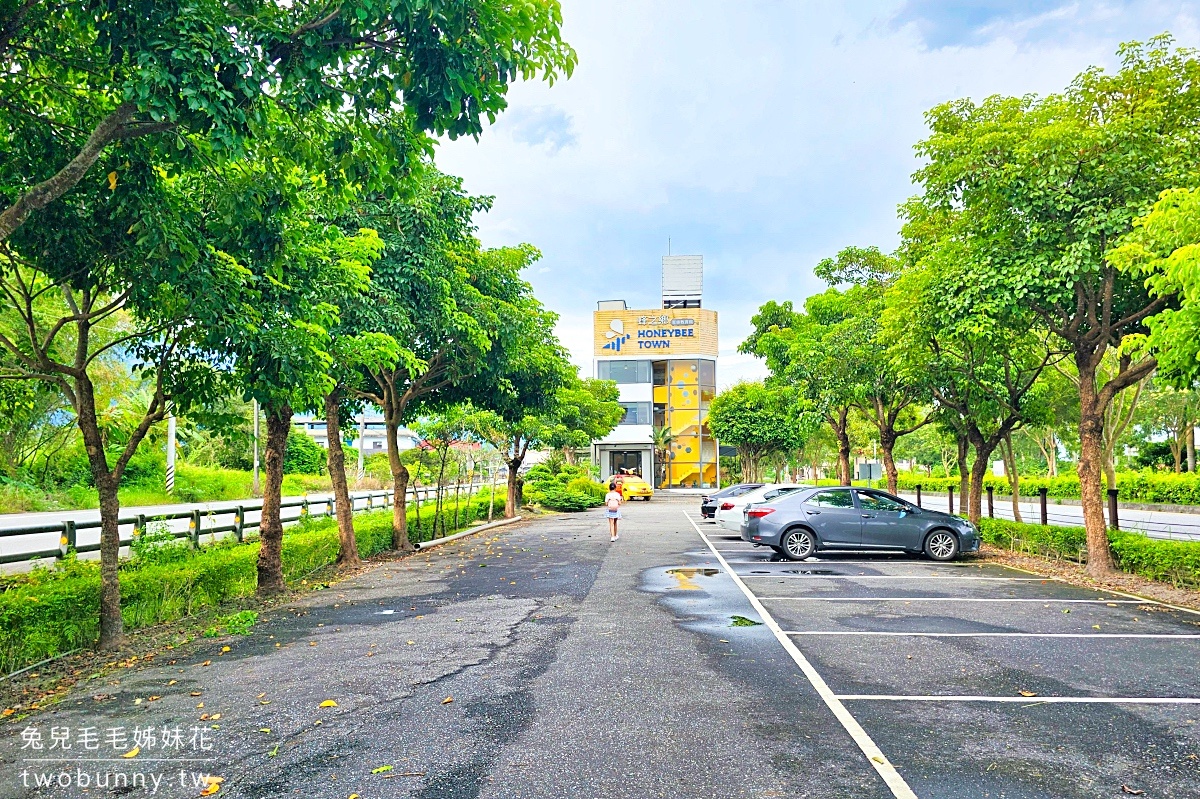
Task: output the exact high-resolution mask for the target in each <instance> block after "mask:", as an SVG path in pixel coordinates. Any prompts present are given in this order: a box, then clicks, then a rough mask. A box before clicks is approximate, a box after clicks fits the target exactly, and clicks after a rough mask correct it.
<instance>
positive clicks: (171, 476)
mask: <svg viewBox="0 0 1200 799" xmlns="http://www.w3.org/2000/svg"><path fill="white" fill-rule="evenodd" d="M167 493H168V494H173V493H175V414H171V415H170V416H168V417H167Z"/></svg>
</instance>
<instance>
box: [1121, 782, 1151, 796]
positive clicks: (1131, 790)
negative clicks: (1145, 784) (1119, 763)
mask: <svg viewBox="0 0 1200 799" xmlns="http://www.w3.org/2000/svg"><path fill="white" fill-rule="evenodd" d="M1121 790H1122V791H1123V792H1125V793H1131V794H1133V795H1134V796H1141V795H1142V794H1144V793H1145V791H1139V790H1138V789H1137V788H1130V787H1129V786H1128V785H1122V786H1121Z"/></svg>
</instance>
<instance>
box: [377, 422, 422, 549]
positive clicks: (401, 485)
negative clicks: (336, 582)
mask: <svg viewBox="0 0 1200 799" xmlns="http://www.w3.org/2000/svg"><path fill="white" fill-rule="evenodd" d="M384 428H385V430H386V432H387V453H388V468H389V469H391V472H392V549H394V550H396V551H397V552H415V551H416V548H415V547H413V545H412V542H411V541H409V540H408V469H407V468H406V467H405V466H404V464H403V463H401V462H400V424H399V422H398V421H397V420H396V418H395V417H394V416H388V417H387V418H385V419H384ZM417 504H418V505H420V502H419V501H418V502H417Z"/></svg>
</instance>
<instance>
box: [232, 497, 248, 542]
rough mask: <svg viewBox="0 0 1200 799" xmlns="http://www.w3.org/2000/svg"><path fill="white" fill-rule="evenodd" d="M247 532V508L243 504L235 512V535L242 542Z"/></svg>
mask: <svg viewBox="0 0 1200 799" xmlns="http://www.w3.org/2000/svg"><path fill="white" fill-rule="evenodd" d="M245 534H246V509H245V508H244V507H242V506H241V505H238V506H237V510H235V511H234V512H233V535H234V537H236V538H237V540H238V543H239V544H240V543H242V541H243V540H244V538H243V537H244V536H245Z"/></svg>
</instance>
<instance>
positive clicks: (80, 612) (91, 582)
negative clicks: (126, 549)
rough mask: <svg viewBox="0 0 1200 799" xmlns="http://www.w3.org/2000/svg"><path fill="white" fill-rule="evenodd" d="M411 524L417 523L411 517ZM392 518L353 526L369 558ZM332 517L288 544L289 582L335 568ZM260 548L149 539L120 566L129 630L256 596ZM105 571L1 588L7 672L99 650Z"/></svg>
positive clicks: (0, 634)
mask: <svg viewBox="0 0 1200 799" xmlns="http://www.w3.org/2000/svg"><path fill="white" fill-rule="evenodd" d="M410 518H411V517H410ZM391 519H392V515H391V512H390V511H379V512H376V513H370V514H366V515H362V516H358V517H356V518H355V520H354V530H355V535H356V537H357V539H358V550H359V552H360V553H361V554H362V555H363V557H369V556H371V555H374V554H377V553H379V552H382V551H384V550H386V549H389V548H390V547H391V544H392V522H391ZM337 550H338V537H337V523H336V521H335V520H333V519H319V520H313V521H307V522H303V523H301V524H299V525H296V526H294V527H291V528H289V529H288V531H287V533H286V534H285V535H284V538H283V570H284V576H285V577H286V578H287V579H288V580H289V581H290V582H293V583H294V582H295V581H297V580H299V579H300V578H302V577H304V576H306V575H307V574H310V573H311V572H313V571H314V570H316V569H318V568H320V567H322V566H326V565H329V564H331V563H333V561H334V559H335V558H336V556H337ZM257 562H258V542H257V541H255V542H250V543H246V544H238V543H237V542H236V541H235V540H233V539H228V540H223V541H220V542H218V543H216V544H211V545H209V546H206V547H204V548H202V549H200V550H198V551H197V550H192V549H191V548H189V547H188V546H186V544H185V545H184V546H182V547H180V546H177V545H175V544H171V543H166V542H165V540H164V541H155V540H154V536H149V537H148V540H147V541H145V542H139V544H138V547H137V548H135V557H134V558H132V559H131V560H128V561H125V562H123V563H122V564H121V611H122V617H123V620H124V623H125V627H126V629H128V630H135V629H138V628H141V627H146V626H149V625H153V624H160V623H163V622H169V621H174V620H177V619H180V618H183V617H185V616H189V615H193V614H197V613H201V612H205V611H211V610H213V609H215V608H216V607H218V606H219V605H221V603H223V602H227V601H229V600H231V599H236V598H239V597H246V596H250V595H251V594H253V593H254V590H255V585H256V581H257ZM99 614H100V565H99V563H98V562H97V561H94V560H86V561H83V560H78V559H76V558H74V557H71V558H68V559H66V560H64V561H62V562H60V563H58V564H56V567H55V568H54V569H46V568H41V569H35V570H34V571H33V572H31V573H30V574H25V575H13V576H10V577H6V578H4V580H3V582H2V583H0V671H4V672H8V671H12V670H14V669H18V668H21V667H22V666H24V665H27V664H29V663H35V662H37V661H39V660H42V659H44V658H47V657H53V656H55V655H59V654H62V653H63V652H67V651H69V650H72V649H77V648H81V647H88V646H92V645H94V643H95V641H96V639H97V637H98V635H99V626H100V624H99Z"/></svg>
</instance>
